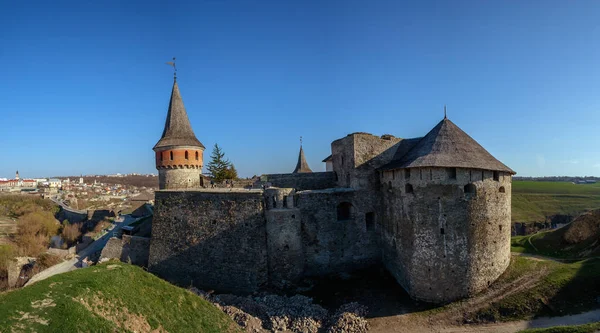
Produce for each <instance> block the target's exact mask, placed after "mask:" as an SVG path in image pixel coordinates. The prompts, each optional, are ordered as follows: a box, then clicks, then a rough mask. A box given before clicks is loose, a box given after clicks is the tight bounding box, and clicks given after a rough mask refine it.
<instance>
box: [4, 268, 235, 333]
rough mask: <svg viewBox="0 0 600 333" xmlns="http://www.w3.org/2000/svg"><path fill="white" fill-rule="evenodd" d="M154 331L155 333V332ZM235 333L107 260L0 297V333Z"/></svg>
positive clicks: (178, 291)
mask: <svg viewBox="0 0 600 333" xmlns="http://www.w3.org/2000/svg"><path fill="white" fill-rule="evenodd" d="M155 330H156V331H155ZM9 331H11V332H12V331H18V332H134V331H135V332H150V331H153V332H165V331H168V332H237V331H239V329H238V326H237V325H236V324H235V323H234V322H233V321H231V319H229V317H227V315H225V314H224V313H223V312H221V311H220V310H218V309H217V308H215V307H214V306H213V305H212V304H210V303H208V302H207V301H205V300H204V299H202V298H200V297H198V296H196V295H194V294H192V293H191V292H189V291H187V290H185V289H182V288H179V287H176V286H173V285H171V284H169V283H168V282H166V281H163V280H161V279H159V278H157V277H155V276H154V275H152V274H149V273H147V272H145V271H144V270H142V269H141V268H139V267H137V266H132V265H127V264H123V263H120V262H108V263H105V264H101V265H98V266H92V267H90V268H85V269H79V270H76V271H73V272H68V273H64V274H60V275H56V276H53V277H51V278H49V279H47V280H44V281H40V282H38V283H35V284H34V285H32V286H29V287H25V288H23V289H18V290H15V291H11V292H7V293H4V294H0V332H9Z"/></svg>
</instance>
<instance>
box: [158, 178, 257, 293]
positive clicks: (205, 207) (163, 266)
mask: <svg viewBox="0 0 600 333" xmlns="http://www.w3.org/2000/svg"><path fill="white" fill-rule="evenodd" d="M149 270H150V271H151V272H154V273H156V274H157V275H159V276H161V277H163V278H165V279H167V280H169V281H172V282H174V283H177V284H180V285H184V286H189V285H196V286H198V287H202V288H204V287H206V288H210V289H215V290H222V291H228V292H236V293H248V292H254V291H256V290H258V288H259V287H260V286H263V285H265V284H266V283H267V281H268V273H267V271H268V268H267V239H266V222H265V215H264V213H263V197H262V191H256V190H253V191H248V190H241V189H240V190H237V189H233V191H222V190H221V191H220V190H214V191H210V190H192V191H190V190H187V191H174V190H168V191H157V192H156V199H155V208H154V220H153V225H152V240H151V244H150V258H149Z"/></svg>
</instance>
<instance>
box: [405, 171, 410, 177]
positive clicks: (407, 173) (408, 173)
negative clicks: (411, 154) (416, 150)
mask: <svg viewBox="0 0 600 333" xmlns="http://www.w3.org/2000/svg"><path fill="white" fill-rule="evenodd" d="M404 179H410V169H404Z"/></svg>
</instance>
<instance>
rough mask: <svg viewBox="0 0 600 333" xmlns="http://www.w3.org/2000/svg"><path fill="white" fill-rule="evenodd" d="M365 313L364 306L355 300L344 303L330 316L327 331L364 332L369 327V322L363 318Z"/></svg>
mask: <svg viewBox="0 0 600 333" xmlns="http://www.w3.org/2000/svg"><path fill="white" fill-rule="evenodd" d="M366 315H367V307H366V306H364V305H360V304H358V303H356V302H352V303H348V304H344V305H342V306H341V307H340V308H339V309H338V310H337V311H336V312H335V314H334V315H333V316H332V317H331V320H330V325H329V328H328V329H327V333H343V332H353V333H354V332H356V333H366V332H367V331H368V329H369V323H367V320H366V319H365V318H364V317H365V316H366Z"/></svg>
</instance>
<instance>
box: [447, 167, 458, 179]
mask: <svg viewBox="0 0 600 333" xmlns="http://www.w3.org/2000/svg"><path fill="white" fill-rule="evenodd" d="M446 171H447V172H448V179H456V168H446Z"/></svg>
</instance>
